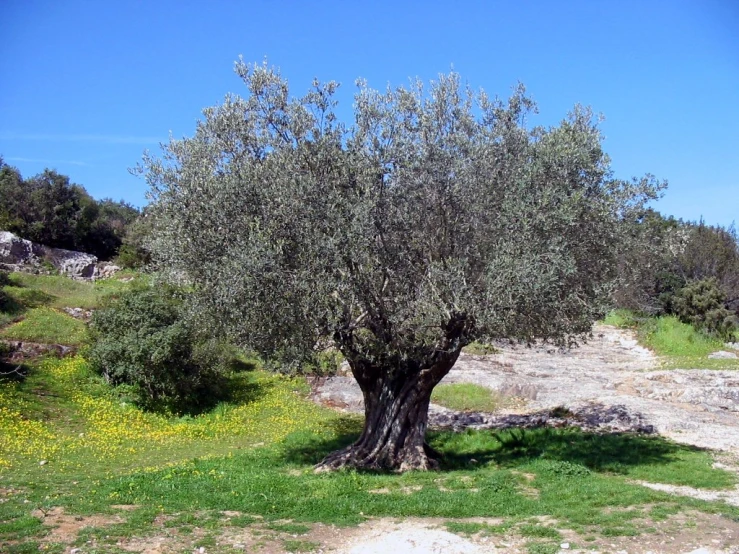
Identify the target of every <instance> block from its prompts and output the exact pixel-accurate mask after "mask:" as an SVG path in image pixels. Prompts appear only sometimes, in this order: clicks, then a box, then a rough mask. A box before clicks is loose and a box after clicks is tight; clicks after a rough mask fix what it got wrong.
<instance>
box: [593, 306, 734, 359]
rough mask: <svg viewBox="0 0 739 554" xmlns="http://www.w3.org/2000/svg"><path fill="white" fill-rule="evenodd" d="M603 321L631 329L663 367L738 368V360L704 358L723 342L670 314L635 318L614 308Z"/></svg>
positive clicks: (720, 347) (721, 345)
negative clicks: (658, 357)
mask: <svg viewBox="0 0 739 554" xmlns="http://www.w3.org/2000/svg"><path fill="white" fill-rule="evenodd" d="M604 323H606V324H608V325H614V326H616V327H620V328H632V329H635V330H636V332H637V337H638V339H639V343H640V344H642V345H643V346H646V347H647V348H649V349H650V350H653V351H654V353H655V354H657V355H658V356H661V357H662V358H663V362H664V366H665V367H666V368H675V369H678V368H679V369H739V360H722V359H718V360H717V359H709V358H708V355H709V354H711V353H712V352H716V351H718V350H725V349H726V348H725V347H724V342H723V341H721V340H719V339H716V338H714V337H710V336H708V335H705V334H704V333H702V332H700V331H697V330H696V329H695V328H694V327H693V326H692V325H688V324H687V323H683V322H681V321H680V320H679V319H677V318H676V317H674V316H660V317H656V318H647V317H637V316H635V315H634V314H633V313H631V312H629V311H627V310H615V311H613V312H611V313H610V314H608V316H607V317H606V319H605V320H604Z"/></svg>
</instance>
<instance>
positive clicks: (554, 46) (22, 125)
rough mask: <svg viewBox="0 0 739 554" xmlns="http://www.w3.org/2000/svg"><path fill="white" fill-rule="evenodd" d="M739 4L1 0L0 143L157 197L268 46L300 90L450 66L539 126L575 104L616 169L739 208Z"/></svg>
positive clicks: (667, 208)
mask: <svg viewBox="0 0 739 554" xmlns="http://www.w3.org/2000/svg"><path fill="white" fill-rule="evenodd" d="M737 29H739V2H737V1H736V0H695V1H693V2H683V1H680V0H669V1H662V2H660V1H649V0H641V1H633V2H632V1H627V0H610V1H605V0H589V1H574V2H564V1H563V2H558V1H554V0H551V1H544V0H539V1H525V0H521V1H513V0H510V1H487V2H483V1H477V2H468V1H456V2H434V1H425V2H422V1H418V2H405V1H402V0H396V1H393V2H382V1H380V2H353V1H349V0H347V1H343V2H333V1H332V2H329V1H322V2H307V1H302V2H298V1H294V2H288V1H285V2H279V1H272V2H267V1H259V2H247V1H242V2H236V1H234V2H219V1H212V2H207V3H206V2H200V3H196V2H190V1H185V0H180V1H173V2H170V1H164V0H158V1H151V2H133V1H130V2H116V1H90V2H80V1H75V0H65V1H58V0H55V1H37V0H3V1H2V3H0V75H2V80H1V81H0V155H2V156H3V157H4V158H5V160H6V162H7V163H10V164H11V165H15V166H16V167H18V168H19V169H20V170H21V172H22V173H23V175H24V176H31V175H34V174H36V173H38V172H40V171H42V170H43V169H44V168H45V167H52V168H56V169H57V170H58V171H59V172H61V173H64V174H66V175H69V176H70V177H71V179H72V180H73V181H74V182H77V183H80V184H82V185H84V186H85V187H86V188H87V190H88V191H89V192H90V193H91V194H92V195H93V196H95V197H98V198H101V197H113V198H115V199H121V198H122V199H125V200H127V201H129V202H132V203H133V204H136V205H139V206H140V205H143V204H145V202H146V200H145V192H146V185H145V183H144V182H143V181H142V180H141V179H138V178H135V177H133V176H131V175H129V174H128V172H127V168H129V167H131V166H133V165H135V164H136V163H137V162H138V160H139V159H140V158H141V154H142V152H143V151H144V149H150V150H152V151H154V152H156V151H157V150H158V143H159V141H166V140H167V138H168V136H169V133H170V132H171V133H172V134H173V135H174V136H175V137H181V136H189V135H191V134H192V133H193V131H194V127H195V121H196V120H197V119H198V118H199V117H200V111H201V109H202V108H204V107H206V106H210V105H213V104H216V103H218V102H220V101H221V100H222V98H223V96H224V95H225V93H227V92H235V93H242V92H243V90H244V89H243V85H242V84H241V82H240V80H239V79H238V78H237V77H236V75H235V74H234V73H233V70H232V69H233V62H234V60H235V59H236V58H237V57H238V56H239V55H242V56H243V57H244V59H245V60H247V61H259V62H261V61H262V60H263V59H265V57H266V58H268V60H269V62H270V63H272V64H274V65H276V66H279V67H280V68H281V70H282V73H283V75H284V76H285V77H287V78H288V79H289V81H290V83H291V87H292V89H293V90H294V91H295V92H296V93H302V92H303V91H304V90H305V89H306V87H307V86H308V85H309V84H310V82H311V80H312V78H313V77H314V76H315V77H318V78H319V79H322V80H330V79H333V80H336V81H339V82H341V83H342V88H341V92H340V100H341V102H342V112H341V113H342V114H344V115H345V116H346V117H347V118H348V117H349V116H350V115H351V97H352V94H353V92H354V90H355V89H354V81H355V79H356V78H357V77H364V78H366V79H367V80H368V81H369V84H370V85H371V86H373V87H377V88H384V87H385V86H386V85H387V84H388V83H389V84H392V85H400V84H406V83H408V79H409V78H411V77H416V76H417V77H420V78H422V79H423V80H426V81H428V80H429V79H433V78H434V77H435V76H436V75H438V74H439V73H441V72H448V71H449V69H450V68H451V67H454V69H455V70H456V71H458V72H459V73H460V74H461V75H462V77H463V79H464V80H466V81H467V82H469V84H470V85H472V86H473V87H474V88H478V87H482V88H484V89H485V90H486V91H487V92H488V93H490V94H493V95H494V94H497V95H500V96H507V95H508V93H509V92H510V90H511V87H513V86H514V85H515V84H516V83H517V82H518V81H521V82H523V83H524V84H525V85H526V87H527V89H528V91H529V93H530V94H531V95H532V96H533V98H534V99H535V100H536V101H537V103H538V105H539V111H540V114H539V115H538V116H536V117H535V118H534V119H533V120H532V123H534V124H542V125H550V124H556V123H557V122H558V121H559V120H560V119H561V118H562V117H564V116H565V114H566V113H567V111H568V110H569V109H571V108H572V106H573V105H574V104H575V103H582V104H586V105H590V106H592V107H593V109H594V110H595V111H596V112H601V113H603V114H604V115H605V117H606V120H605V122H604V123H603V126H602V129H603V131H604V134H605V135H606V141H605V150H606V151H607V152H608V153H609V154H610V156H611V158H612V160H613V169H614V171H615V173H616V176H617V177H620V178H630V177H632V176H641V175H643V174H644V173H647V172H649V173H653V174H654V175H656V176H657V177H658V178H660V179H667V180H668V181H669V183H670V186H669V188H668V190H667V192H666V194H665V197H664V198H663V199H662V200H661V201H659V203H658V204H657V205H656V207H657V209H659V210H660V211H661V212H663V213H665V214H669V215H674V216H676V217H681V218H684V219H690V220H695V219H698V218H699V217H701V216H702V217H703V218H704V219H705V220H706V221H707V222H708V223H711V224H722V225H728V224H730V223H731V222H732V221H734V220H735V219H737V220H739V32H737Z"/></svg>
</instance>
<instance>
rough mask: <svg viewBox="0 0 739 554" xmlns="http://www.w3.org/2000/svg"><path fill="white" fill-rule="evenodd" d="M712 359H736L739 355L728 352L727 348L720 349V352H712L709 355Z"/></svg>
mask: <svg viewBox="0 0 739 554" xmlns="http://www.w3.org/2000/svg"><path fill="white" fill-rule="evenodd" d="M708 358H709V359H711V360H736V359H739V356H737V355H736V353H735V352H727V351H726V350H719V351H718V352H712V353H710V354H709V355H708Z"/></svg>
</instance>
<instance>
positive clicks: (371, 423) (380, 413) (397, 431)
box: [316, 351, 459, 472]
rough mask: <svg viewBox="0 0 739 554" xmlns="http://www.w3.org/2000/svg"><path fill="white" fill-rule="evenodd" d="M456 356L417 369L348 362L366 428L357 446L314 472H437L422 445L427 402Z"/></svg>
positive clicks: (430, 452)
mask: <svg viewBox="0 0 739 554" xmlns="http://www.w3.org/2000/svg"><path fill="white" fill-rule="evenodd" d="M458 356H459V351H456V352H454V353H449V354H446V355H444V356H442V359H440V360H437V362H436V363H435V364H434V365H433V366H432V367H430V368H427V369H421V370H415V371H413V370H410V369H409V368H403V369H396V370H395V371H392V370H389V369H388V368H377V367H372V366H370V365H369V364H365V363H354V364H351V366H352V373H353V374H354V377H355V378H356V379H357V382H358V383H359V386H360V387H361V389H362V393H363V395H364V415H365V420H364V430H363V431H362V435H361V436H360V437H359V440H357V442H355V443H354V444H352V445H351V446H349V447H347V448H345V449H343V450H339V451H337V452H334V453H332V454H329V455H328V456H327V457H326V458H325V459H324V460H323V461H322V462H321V463H320V464H318V466H316V471H318V472H320V471H331V470H334V469H339V468H341V467H355V468H358V469H391V470H396V471H401V472H403V471H408V470H429V469H436V468H438V465H439V463H438V461H437V459H436V457H437V455H436V453H435V452H434V451H433V449H431V448H430V447H429V446H428V445H427V444H426V443H425V438H426V427H427V423H428V408H429V401H430V399H431V392H432V391H433V389H434V387H435V386H436V385H437V384H438V383H439V381H441V379H442V378H443V377H444V375H446V374H447V373H448V372H449V370H450V369H451V368H452V366H453V365H454V362H456V360H457V357H458Z"/></svg>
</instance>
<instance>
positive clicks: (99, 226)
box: [0, 158, 139, 260]
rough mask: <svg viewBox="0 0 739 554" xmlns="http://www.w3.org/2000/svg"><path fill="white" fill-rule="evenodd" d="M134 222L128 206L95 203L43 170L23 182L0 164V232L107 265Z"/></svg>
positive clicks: (66, 179)
mask: <svg viewBox="0 0 739 554" xmlns="http://www.w3.org/2000/svg"><path fill="white" fill-rule="evenodd" d="M138 217H139V211H138V209H136V208H135V207H134V206H132V205H131V204H128V203H127V202H124V201H122V200H121V201H114V200H111V199H109V198H106V199H103V200H95V199H94V198H92V196H90V195H89V194H88V193H87V191H86V190H85V188H84V187H83V186H81V185H77V184H74V183H70V181H69V177H67V176H66V175H61V174H59V173H57V172H56V171H53V170H49V169H47V170H45V171H44V172H43V173H41V174H39V175H36V176H34V177H30V178H27V179H24V178H23V177H22V176H21V174H20V172H19V171H18V170H17V169H16V168H14V167H11V166H9V165H7V164H5V163H4V162H3V160H2V158H0V230H4V231H10V232H12V233H14V234H16V235H18V236H20V237H22V238H25V239H29V240H32V241H34V242H37V243H40V244H44V245H46V246H52V247H55V248H64V249H67V250H78V251H81V252H87V253H90V254H94V255H95V256H97V257H98V258H100V259H103V260H110V259H111V258H113V257H114V256H115V255H116V254H117V253H118V251H119V249H120V247H121V245H122V244H123V240H124V238H125V237H126V234H127V228H128V227H129V226H130V225H131V224H132V223H133V222H134V221H136V220H137V218H138Z"/></svg>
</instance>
